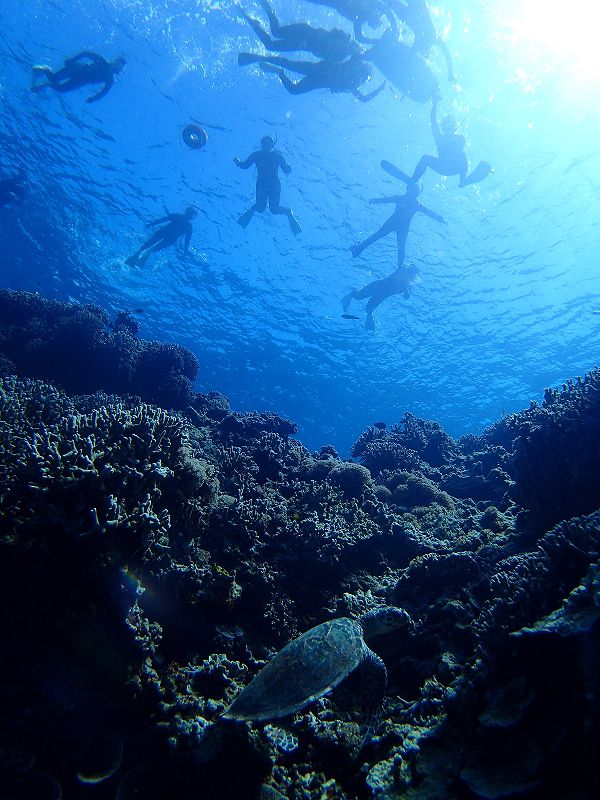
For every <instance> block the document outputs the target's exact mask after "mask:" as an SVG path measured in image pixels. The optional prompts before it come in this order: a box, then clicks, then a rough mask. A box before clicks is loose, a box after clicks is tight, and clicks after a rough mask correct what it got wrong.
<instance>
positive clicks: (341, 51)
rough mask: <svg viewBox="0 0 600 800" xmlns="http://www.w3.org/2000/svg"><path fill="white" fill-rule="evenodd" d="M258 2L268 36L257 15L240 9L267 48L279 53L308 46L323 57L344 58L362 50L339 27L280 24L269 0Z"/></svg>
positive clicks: (308, 48)
mask: <svg viewBox="0 0 600 800" xmlns="http://www.w3.org/2000/svg"><path fill="white" fill-rule="evenodd" d="M260 3H261V5H262V7H263V8H264V10H265V11H266V13H267V16H268V18H269V27H270V29H271V34H272V35H271V36H270V35H269V33H268V32H267V31H266V30H265V29H264V28H263V26H262V25H261V24H260V22H259V21H258V20H257V19H254V17H250V16H248V14H246V12H245V11H242V14H243V15H244V17H245V18H246V20H247V21H248V23H249V24H250V26H251V27H252V29H253V30H254V32H255V33H256V35H257V36H258V38H259V39H260V40H261V42H262V43H263V44H264V46H265V47H266V48H267V50H275V51H277V52H280V53H283V52H288V51H289V50H307V51H308V52H310V53H312V54H313V55H315V56H317V58H322V59H325V60H326V61H343V60H344V59H345V58H348V57H349V56H351V55H358V54H360V52H361V49H360V47H359V45H358V44H357V43H356V42H355V41H354V40H353V39H352V38H351V37H350V36H349V35H348V34H347V33H346V32H345V31H342V30H340V29H339V28H334V29H333V30H330V31H329V30H326V29H325V28H313V26H312V25H309V24H308V23H306V22H294V23H292V24H290V25H281V24H280V22H279V20H278V19H277V16H276V15H275V12H274V11H273V8H272V7H271V5H270V4H269V2H268V0H260Z"/></svg>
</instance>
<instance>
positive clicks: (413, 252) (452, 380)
mask: <svg viewBox="0 0 600 800" xmlns="http://www.w3.org/2000/svg"><path fill="white" fill-rule="evenodd" d="M18 5H19V12H18V13H17V14H15V4H14V0H0V22H1V25H0V41H1V47H0V81H1V87H0V91H1V106H0V159H1V161H0V167H1V170H2V174H3V175H6V174H10V173H11V172H13V171H15V170H16V169H17V168H18V167H21V168H23V169H25V170H26V172H27V176H28V189H29V192H28V195H27V198H26V201H25V202H24V204H23V206H22V207H21V208H3V209H0V246H1V248H2V259H1V265H0V282H1V284H2V285H3V286H7V287H10V288H22V289H28V290H34V291H39V292H41V293H42V294H43V295H44V296H49V297H54V298H60V299H74V300H77V301H80V302H93V303H97V304H99V305H101V306H103V307H106V308H108V309H109V310H111V311H112V312H115V311H117V310H118V309H123V308H130V309H142V310H143V311H142V313H141V314H140V315H139V318H140V321H141V323H142V330H141V335H142V336H144V337H145V338H159V339H164V340H167V341H177V342H180V343H181V344H184V345H186V346H187V347H190V348H191V349H192V350H193V351H194V352H195V353H196V354H197V355H198V357H199V359H200V362H201V375H200V380H199V383H198V388H199V389H200V390H209V389H211V390H218V391H221V392H223V393H224V394H226V395H227V396H228V397H229V398H230V399H231V402H232V406H233V408H235V409H236V410H247V409H261V410H267V409H271V410H275V411H277V412H279V413H280V414H282V415H286V416H289V417H291V418H292V419H294V420H295V421H296V422H297V423H298V424H299V426H300V434H299V436H300V438H301V440H302V441H303V442H304V443H305V444H306V445H307V446H309V447H311V448H317V447H319V446H320V445H321V444H325V443H332V444H334V445H335V446H337V447H338V448H339V450H340V452H341V453H342V455H347V453H348V451H349V448H350V446H351V444H352V442H353V441H354V439H355V438H356V437H357V436H358V434H359V432H360V431H361V430H362V429H363V428H364V426H365V425H367V424H369V423H372V422H374V421H377V420H386V421H387V422H388V423H390V422H394V421H396V420H398V419H399V418H400V417H401V415H402V414H403V413H404V411H406V410H409V411H411V412H413V413H415V414H417V415H419V416H422V417H427V418H434V419H436V420H438V421H440V422H441V423H442V424H443V425H444V427H445V428H446V429H447V430H448V432H449V433H451V434H452V435H455V436H456V435H460V434H462V433H468V432H473V433H477V432H479V431H481V429H482V428H483V427H484V426H485V425H487V424H489V423H490V422H492V421H493V420H495V419H497V418H498V417H499V416H500V415H501V414H502V413H506V412H509V411H513V410H518V409H520V408H523V407H524V406H527V405H528V404H529V401H530V399H537V400H540V399H541V396H542V394H543V389H544V388H545V387H546V386H550V385H554V384H557V383H558V384H560V383H562V381H564V380H566V379H567V378H568V377H571V376H574V375H577V374H581V373H583V372H584V371H585V370H586V369H588V368H590V367H591V366H593V365H594V364H595V363H597V348H598V344H599V342H600V333H599V328H600V314H599V313H598V312H600V298H599V296H598V290H599V287H600V275H599V272H600V270H599V267H598V253H599V252H600V234H599V224H598V210H597V197H598V188H599V184H600V154H599V151H598V147H597V142H598V134H599V133H600V116H599V114H598V110H597V108H596V107H594V105H593V104H592V103H591V102H590V98H591V97H592V88H591V87H593V85H594V83H593V81H591V79H592V78H594V76H593V75H589V74H588V75H586V74H583V75H582V73H581V71H578V72H575V71H574V70H572V66H573V64H572V62H571V61H569V53H568V52H567V53H566V54H565V53H560V54H559V55H558V56H554V57H553V56H552V53H550V52H549V51H548V47H547V48H546V50H544V47H543V46H542V45H540V43H539V42H535V41H533V40H532V39H531V37H530V38H528V37H527V36H526V35H525V34H523V32H522V31H521V35H520V36H517V35H516V34H515V30H516V28H515V24H516V23H515V14H517V12H516V11H515V9H518V8H519V4H518V3H516V2H515V3H513V2H510V3H509V2H504V3H503V2H499V3H491V2H487V1H486V2H472V3H467V2H465V0H460V2H451V0H448V2H447V3H444V4H443V5H441V6H440V7H439V8H438V9H437V10H436V20H437V25H438V28H439V29H440V30H444V31H446V33H447V37H448V43H449V46H450V49H451V51H452V54H453V58H454V61H455V72H456V74H457V77H458V81H459V86H458V87H457V88H453V87H451V86H450V85H449V84H448V83H447V82H446V80H445V78H444V69H443V67H444V65H443V62H440V60H438V56H436V55H435V52H434V53H433V61H432V64H433V66H434V68H435V69H436V71H437V72H438V75H439V79H440V84H441V86H442V93H443V101H442V105H441V107H440V112H441V113H448V112H452V113H453V114H454V116H455V117H457V119H458V120H459V121H460V122H461V129H460V132H461V133H464V135H465V136H466V137H467V139H468V142H469V144H468V152H469V155H470V157H471V160H472V162H473V163H477V162H478V161H479V160H480V159H486V160H488V161H490V162H491V163H492V164H493V165H494V167H495V170H496V171H495V173H494V174H493V175H490V176H489V177H488V178H487V179H486V180H485V181H484V182H483V183H481V184H479V185H477V186H471V187H468V188H464V189H460V190H459V189H458V188H457V185H456V178H448V179H442V178H439V177H438V176H436V175H433V174H431V173H428V174H427V175H426V176H425V180H424V192H423V195H422V196H421V198H420V199H421V200H422V202H423V203H424V204H425V205H427V206H428V207H429V208H431V209H433V210H434V211H436V212H438V213H440V214H443V215H444V217H446V219H447V220H448V223H449V224H448V226H447V227H445V226H441V225H438V224H437V223H435V222H434V221H433V220H430V219H428V218H426V217H424V216H422V215H421V216H418V217H417V218H415V220H414V222H413V226H412V229H411V233H410V235H409V239H408V244H407V261H408V262H409V263H411V264H415V265H416V266H417V267H418V268H419V270H420V273H421V279H420V282H419V283H418V284H417V285H416V286H415V288H414V291H413V294H412V297H411V298H410V299H409V300H405V299H403V298H402V297H401V296H400V297H395V298H392V299H390V300H388V301H386V302H385V303H384V304H383V305H382V306H381V307H380V308H379V309H378V310H377V311H376V314H375V317H376V330H375V331H374V332H369V331H366V330H365V329H364V327H363V319H364V313H363V309H362V307H361V305H362V304H358V303H357V304H355V305H353V306H352V307H351V310H352V311H353V313H355V314H357V315H360V316H361V319H359V320H347V319H342V318H341V316H340V314H341V306H340V298H341V297H342V296H343V295H344V294H345V293H346V292H347V291H348V289H349V287H352V286H361V285H363V284H364V283H366V282H368V281H370V280H373V279H375V278H379V277H383V276H384V275H386V274H388V273H389V272H391V271H392V270H393V269H394V266H395V242H394V241H393V239H392V237H389V238H388V239H385V240H382V241H380V242H378V243H376V244H374V245H373V246H372V247H371V248H369V250H367V251H365V253H364V254H363V255H362V256H361V257H359V258H356V259H352V257H351V255H350V252H349V247H350V245H352V244H353V243H355V242H357V241H359V240H360V239H362V238H364V237H365V236H366V235H368V234H369V233H371V232H373V231H374V230H375V229H376V228H378V227H379V226H380V224H381V223H382V222H383V221H384V219H385V218H386V216H387V212H388V211H390V210H391V208H390V207H389V206H377V205H369V204H368V200H369V198H372V197H378V196H382V195H389V194H395V193H398V192H399V191H403V189H402V187H401V186H400V185H399V184H398V183H397V182H395V181H394V180H393V179H392V178H391V177H389V176H388V175H386V174H385V173H384V172H383V171H382V170H381V169H380V166H379V163H380V161H381V159H382V158H385V159H388V160H390V161H393V162H394V163H396V164H398V165H399V166H401V167H402V168H403V169H406V170H410V169H412V167H413V166H414V164H415V163H416V161H417V160H418V158H419V157H420V156H421V155H422V154H423V153H425V152H431V151H432V148H433V142H432V139H431V134H430V128H429V109H428V107H427V106H425V105H419V104H416V103H414V102H412V101H411V100H409V99H401V98H400V97H399V96H397V95H395V94H394V92H393V90H392V87H391V86H389V85H388V86H387V87H386V89H385V91H384V92H382V94H380V95H379V96H378V97H377V98H376V99H375V100H374V101H373V102H372V103H370V104H368V105H363V104H361V103H358V102H357V101H356V100H355V99H353V98H352V97H351V96H350V95H332V94H330V93H328V92H326V91H318V92H313V93H311V94H307V95H304V96H301V97H292V96H290V95H288V94H287V93H286V92H285V91H284V90H283V88H282V87H281V85H280V84H279V82H278V81H277V79H276V78H275V77H274V76H272V75H264V74H262V73H261V72H259V71H258V70H257V69H256V68H255V67H249V68H245V69H243V70H241V69H239V68H238V66H237V61H236V59H237V53H238V52H239V51H240V50H249V49H254V50H256V52H260V48H259V47H258V45H257V41H256V39H255V37H254V34H253V33H252V31H251V30H250V29H249V27H248V26H247V24H246V23H245V22H244V20H243V19H241V18H240V17H239V16H238V14H237V13H236V11H235V7H234V6H233V4H231V3H228V2H227V3H213V4H210V3H208V2H204V1H202V2H200V1H198V2H194V1H193V0H178V1H175V0H169V1H168V2H164V3H154V4H153V3H150V2H142V0H140V1H139V2H138V1H137V0H106V2H98V0H87V2H69V3H67V2H62V0H61V1H60V2H58V1H56V2H55V1H54V0H43V1H40V2H35V1H34V0H21V2H19V4H18ZM522 6H523V4H521V7H522ZM244 7H245V8H246V9H247V10H248V11H251V12H253V13H256V14H260V15H262V12H261V11H260V8H258V7H257V6H255V5H253V4H250V3H245V2H244ZM276 7H277V9H278V11H279V13H280V15H281V18H282V20H283V21H293V20H299V19H302V18H304V19H310V20H311V21H314V22H315V23H317V24H322V25H329V26H333V25H336V24H337V25H339V24H342V23H341V21H340V19H339V18H338V17H337V16H336V15H335V14H334V12H330V11H328V10H327V9H325V8H319V7H318V6H316V5H314V4H309V3H306V2H301V0H294V2H288V0H286V2H285V3H283V2H279V3H278V4H277V5H276ZM576 8H577V4H575V5H574V7H573V9H574V10H573V13H575V11H576ZM546 13H554V12H552V10H551V9H550V8H549V7H548V10H547V12H546ZM262 16H263V17H264V15H262ZM585 24H586V20H585V19H582V20H581V25H582V26H583V27H585ZM346 27H348V26H346ZM566 36H567V34H565V37H566ZM565 37H563V38H565ZM567 43H568V42H567ZM581 46H582V47H583V45H581ZM82 49H90V50H95V51H96V52H100V53H102V54H104V55H106V56H107V57H110V58H113V57H115V56H116V55H118V54H119V53H124V54H125V55H126V56H127V59H128V64H127V67H126V69H125V71H124V73H123V74H122V76H121V77H120V78H119V79H118V81H117V82H116V85H115V86H114V88H113V89H112V91H111V92H110V93H109V95H108V96H107V97H106V98H105V99H104V100H102V101H101V102H99V103H98V104H96V105H86V103H85V102H84V100H85V97H86V93H85V90H84V91H82V92H74V93H72V94H69V95H63V96H59V95H57V94H55V93H46V94H43V93H42V94H37V95H36V94H33V93H31V92H30V89H29V85H30V67H31V65H32V64H34V63H50V64H52V65H53V66H56V67H58V66H60V65H61V64H62V59H63V57H64V56H67V55H73V54H74V53H76V52H78V51H79V50H82ZM571 55H572V54H571ZM595 77H596V78H597V77H598V76H595ZM588 79H589V80H588ZM590 81H591V82H590ZM379 82H380V76H379V75H376V76H375V78H374V83H375V84H376V83H379ZM595 85H596V86H597V83H596V84H595ZM189 122H196V123H200V124H202V125H203V126H204V127H205V129H206V130H207V132H208V135H209V140H208V143H207V145H206V147H205V148H204V149H203V150H201V151H193V150H190V149H188V148H186V147H185V146H184V145H183V144H182V142H181V139H180V132H181V130H182V129H183V127H184V126H185V125H186V124H188V123H189ZM266 133H269V134H271V135H275V133H276V134H277V136H278V147H279V148H280V149H281V151H282V152H283V153H284V154H285V156H286V158H287V159H288V161H289V163H290V164H291V165H292V173H291V175H290V176H289V177H287V178H284V188H283V195H282V199H283V201H284V203H289V204H290V205H291V206H292V208H293V209H294V211H295V213H296V216H297V217H298V219H299V221H300V223H301V225H302V228H303V233H302V235H300V236H298V237H297V238H294V237H293V236H292V235H291V233H290V231H289V229H288V226H287V222H286V220H285V218H283V217H273V216H270V215H262V216H258V215H256V216H255V219H254V220H253V222H252V224H251V225H250V226H249V227H248V228H247V229H246V230H242V229H241V228H240V227H239V226H238V225H237V224H236V218H237V216H238V215H239V214H240V213H241V212H242V211H244V210H245V209H246V208H247V207H248V205H249V204H250V203H251V201H252V198H253V188H254V176H253V171H252V170H249V171H247V172H243V171H241V170H237V169H236V168H235V166H234V164H233V162H232V159H233V156H234V155H236V154H237V155H239V156H240V157H241V158H244V157H246V156H247V155H248V154H249V153H250V152H251V151H252V150H253V149H255V147H256V146H257V144H258V142H259V140H260V137H261V136H262V135H264V134H266ZM191 203H194V204H196V205H197V206H198V207H199V208H200V209H201V213H200V214H199V215H198V217H197V219H196V220H195V221H194V236H193V239H192V251H191V255H190V257H189V258H188V260H182V259H181V258H180V257H178V256H177V254H176V253H175V252H174V251H172V250H167V251H165V252H164V253H163V254H160V255H159V256H157V257H155V258H154V259H153V260H150V261H148V263H147V264H146V266H144V267H137V268H130V267H126V266H125V264H124V259H125V258H126V257H127V256H128V255H130V254H131V253H132V252H133V251H134V250H136V249H137V247H138V246H139V244H141V242H142V241H143V239H144V238H145V233H146V232H145V229H144V225H145V223H146V222H147V221H148V220H150V219H154V218H156V217H160V216H162V215H163V214H164V213H165V210H168V211H180V210H183V209H184V208H185V207H186V206H187V205H189V204H191Z"/></svg>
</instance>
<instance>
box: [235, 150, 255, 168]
mask: <svg viewBox="0 0 600 800" xmlns="http://www.w3.org/2000/svg"><path fill="white" fill-rule="evenodd" d="M255 161H256V153H251V154H250V155H249V156H248V158H247V159H245V160H244V161H241V160H240V159H239V158H238V157H237V156H235V157H234V159H233V163H234V164H235V165H236V167H239V168H240V169H248V167H251V166H252V164H254V163H255Z"/></svg>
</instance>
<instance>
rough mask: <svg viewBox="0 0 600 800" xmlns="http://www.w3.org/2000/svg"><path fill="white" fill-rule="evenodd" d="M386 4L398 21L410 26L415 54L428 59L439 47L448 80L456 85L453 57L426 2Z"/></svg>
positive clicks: (405, 0) (401, 0)
mask: <svg viewBox="0 0 600 800" xmlns="http://www.w3.org/2000/svg"><path fill="white" fill-rule="evenodd" d="M385 2H386V4H387V5H388V6H389V7H390V8H391V9H392V10H393V12H394V14H396V16H397V17H398V19H400V20H402V22H404V23H405V24H406V25H408V27H409V28H410V29H411V31H412V32H413V35H414V39H413V43H412V49H413V50H414V52H415V53H418V54H419V55H421V56H423V57H424V58H426V57H427V55H428V54H429V51H430V49H431V48H432V47H437V48H438V49H439V50H440V51H441V53H442V55H443V56H444V58H445V60H446V69H447V71H448V80H449V81H450V83H455V78H454V70H453V67H452V56H451V55H450V51H449V50H448V46H447V45H446V42H445V41H444V40H443V39H440V37H439V36H438V33H437V31H436V29H435V25H434V24H433V20H432V19H431V13H430V11H429V8H428V7H427V3H426V2H425V0H385Z"/></svg>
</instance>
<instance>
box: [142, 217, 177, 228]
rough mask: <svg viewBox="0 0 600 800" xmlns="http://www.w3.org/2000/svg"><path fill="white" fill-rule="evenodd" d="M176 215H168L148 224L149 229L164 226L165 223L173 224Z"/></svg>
mask: <svg viewBox="0 0 600 800" xmlns="http://www.w3.org/2000/svg"><path fill="white" fill-rule="evenodd" d="M174 217H175V214H167V216H166V217H161V218H160V219H153V220H152V221H151V222H147V223H146V227H147V228H153V227H154V225H162V223H163V222H171V221H172V220H173V218H174Z"/></svg>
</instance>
